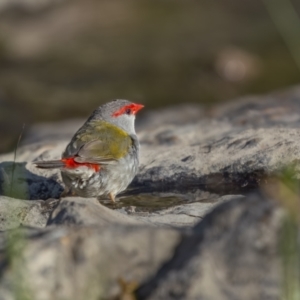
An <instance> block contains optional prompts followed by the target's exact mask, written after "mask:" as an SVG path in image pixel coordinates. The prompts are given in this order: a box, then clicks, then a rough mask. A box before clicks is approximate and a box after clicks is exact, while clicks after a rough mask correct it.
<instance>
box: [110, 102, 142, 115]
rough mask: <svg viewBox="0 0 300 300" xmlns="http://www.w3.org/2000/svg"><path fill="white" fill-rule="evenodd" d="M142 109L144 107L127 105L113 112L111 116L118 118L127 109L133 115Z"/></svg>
mask: <svg viewBox="0 0 300 300" xmlns="http://www.w3.org/2000/svg"><path fill="white" fill-rule="evenodd" d="M143 107H144V105H142V104H136V103H132V104H128V105H125V106H123V107H121V108H120V109H119V110H117V111H115V112H114V113H113V114H112V116H113V117H118V116H120V115H123V114H124V113H125V112H126V110H127V109H131V111H132V113H133V114H134V115H135V114H136V113H137V112H138V111H139V110H140V109H142V108H143Z"/></svg>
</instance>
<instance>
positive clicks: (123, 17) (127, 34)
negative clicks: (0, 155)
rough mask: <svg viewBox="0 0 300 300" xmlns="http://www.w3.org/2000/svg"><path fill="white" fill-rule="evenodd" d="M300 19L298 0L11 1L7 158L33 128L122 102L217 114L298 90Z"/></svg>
mask: <svg viewBox="0 0 300 300" xmlns="http://www.w3.org/2000/svg"><path fill="white" fill-rule="evenodd" d="M299 12H300V1H298V0H297V1H296V0H295V1H290V0H243V1H241V0H223V1H220V0H219V1H211V0H198V1H193V0H189V1H183V0H180V1H179V0H147V1H146V0H145V1H144V0H126V1H125V0H114V1H111V0H76V1H75V0H74V1H67V0H60V1H59V0H44V1H40V0H30V1H29V0H28V1H24V0H1V2H0V133H1V143H0V151H1V152H3V151H8V150H11V149H13V148H14V147H15V145H16V141H17V139H18V136H19V134H20V132H21V131H22V126H23V124H24V123H25V124H26V127H25V128H28V127H29V126H30V124H33V123H35V122H46V121H55V120H61V119H66V118H71V117H86V116H87V115H89V113H90V112H91V111H92V110H93V109H94V108H95V107H97V106H98V105H100V104H101V103H103V102H106V101H108V100H111V99H113V98H127V99H131V100H133V101H136V102H142V103H145V104H146V106H147V108H148V109H149V108H156V107H161V106H166V105H171V104H177V103H189V102H193V103H199V104H203V105H212V104H215V103H217V102H220V101H226V100H229V99H232V98H235V97H238V96H241V95H245V94H250V93H251V94H253V93H264V92H268V91H273V90H277V89H281V88H284V87H286V86H290V85H294V84H297V83H298V82H299V78H300V71H299V68H298V67H297V66H299V67H300V25H299ZM298 53H299V54H298Z"/></svg>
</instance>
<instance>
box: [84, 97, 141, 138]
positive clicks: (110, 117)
mask: <svg viewBox="0 0 300 300" xmlns="http://www.w3.org/2000/svg"><path fill="white" fill-rule="evenodd" d="M143 107H144V105H142V104H137V103H133V102H130V101H128V100H123V99H117V100H114V101H111V102H108V103H105V104H103V105H101V106H99V107H98V108H97V109H96V110H95V111H94V112H93V114H92V115H91V117H90V118H89V120H91V119H93V120H94V119H99V120H104V121H107V122H109V123H111V124H114V125H116V126H118V127H120V128H122V129H123V130H125V131H126V132H127V133H129V134H131V135H132V134H135V128H134V121H135V115H136V113H137V112H138V111H139V110H140V109H142V108H143ZM89 120H88V121H89Z"/></svg>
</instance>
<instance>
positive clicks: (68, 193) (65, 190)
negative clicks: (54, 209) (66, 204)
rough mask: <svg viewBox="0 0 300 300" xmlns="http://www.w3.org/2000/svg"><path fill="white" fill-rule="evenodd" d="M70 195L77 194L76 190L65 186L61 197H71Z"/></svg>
mask: <svg viewBox="0 0 300 300" xmlns="http://www.w3.org/2000/svg"><path fill="white" fill-rule="evenodd" d="M69 196H76V194H75V193H74V191H72V189H69V188H67V187H65V189H64V190H63V192H62V193H61V194H60V197H59V198H60V199H61V198H65V197H69Z"/></svg>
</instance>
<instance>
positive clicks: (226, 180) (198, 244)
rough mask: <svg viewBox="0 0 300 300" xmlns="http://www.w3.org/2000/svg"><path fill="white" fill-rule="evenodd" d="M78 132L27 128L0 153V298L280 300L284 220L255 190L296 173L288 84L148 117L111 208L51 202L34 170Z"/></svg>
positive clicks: (51, 191) (295, 124)
mask: <svg viewBox="0 0 300 300" xmlns="http://www.w3.org/2000/svg"><path fill="white" fill-rule="evenodd" d="M170 112H172V113H171V115H172V116H170ZM183 113H186V114H187V115H188V116H190V117H184V116H183V115H182V114H183ZM80 125H81V122H80V121H71V122H64V123H62V124H55V125H53V124H44V125H42V126H35V127H33V128H32V129H31V130H30V131H29V132H28V133H27V136H26V137H25V139H24V141H23V145H22V146H20V147H19V149H17V153H16V154H17V155H16V157H15V155H14V153H8V154H4V155H1V156H0V230H1V231H0V272H1V277H0V300H2V299H3V300H10V299H12V300H13V299H19V298H20V295H21V296H22V297H23V298H24V297H25V298H24V299H33V300H35V299H38V300H44V299H45V300H46V299H59V300H60V299H78V300H79V299H123V300H124V299H158V300H159V299H164V300H168V299H170V300H171V299H189V300H193V299H205V300H206V299H240V298H242V299H249V300H250V299H280V298H281V296H282V286H283V285H284V282H285V281H284V280H283V270H284V268H285V266H284V265H283V264H282V261H283V259H282V253H281V252H280V249H279V248H280V245H282V244H286V245H289V243H292V241H291V240H284V239H283V237H289V236H291V235H290V234H286V235H283V234H282V232H284V230H286V222H287V220H288V222H290V223H291V224H292V223H293V217H292V215H293V214H291V215H290V214H289V213H288V212H289V211H291V209H286V208H285V207H290V202H289V200H290V199H288V196H287V195H288V194H286V196H284V197H283V198H281V199H280V201H275V200H273V198H274V197H273V196H276V193H274V192H273V193H268V192H267V191H269V190H268V188H266V186H268V184H269V181H270V180H271V179H270V178H271V176H272V177H273V175H277V174H279V173H281V172H282V170H285V169H286V168H287V167H289V168H290V169H292V170H293V172H294V173H293V174H294V177H295V178H296V179H299V177H300V172H299V171H300V169H299V159H300V143H299V138H300V89H299V88H297V87H295V88H293V89H291V90H289V91H286V92H282V93H276V94H271V95H267V96H264V97H247V98H244V99H239V100H237V101H233V102H232V103H228V104H225V105H221V106H218V107H215V108H213V109H210V110H209V111H206V110H204V109H203V108H201V107H195V106H192V109H191V107H189V106H181V107H173V108H170V109H165V110H162V111H157V112H148V113H146V115H144V117H143V116H142V118H141V120H140V121H139V123H138V124H137V125H138V126H137V128H138V134H139V138H140V141H141V156H140V161H141V166H140V170H139V174H138V175H137V176H136V178H135V179H134V181H133V182H132V184H131V186H130V187H129V188H128V190H127V191H126V192H125V193H123V194H122V195H120V197H119V201H118V203H117V204H116V206H115V207H110V208H109V207H106V206H104V205H101V204H100V203H99V202H98V201H97V200H96V199H83V198H79V197H67V198H63V199H61V200H60V201H59V197H60V194H61V193H62V191H63V189H64V186H63V183H62V180H61V176H60V174H59V172H57V171H55V170H54V171H48V170H40V169H36V168H35V167H34V164H33V162H34V161H35V160H41V159H44V160H46V159H55V158H59V157H60V155H61V153H62V151H63V149H64V147H65V146H66V144H67V142H68V140H69V139H70V137H71V136H72V134H73V133H74V132H75V131H76V130H77V128H78V127H79V126H80ZM60 128H63V130H60ZM284 195H285V194H284ZM275 198H276V197H275ZM277 200H278V199H277ZM285 202H287V203H289V204H287V205H285ZM102 204H103V203H102ZM294 227H295V228H297V225H295V226H294ZM291 228H292V227H291ZM297 230H298V229H297ZM297 230H296V231H297ZM295 265H296V264H295Z"/></svg>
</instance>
